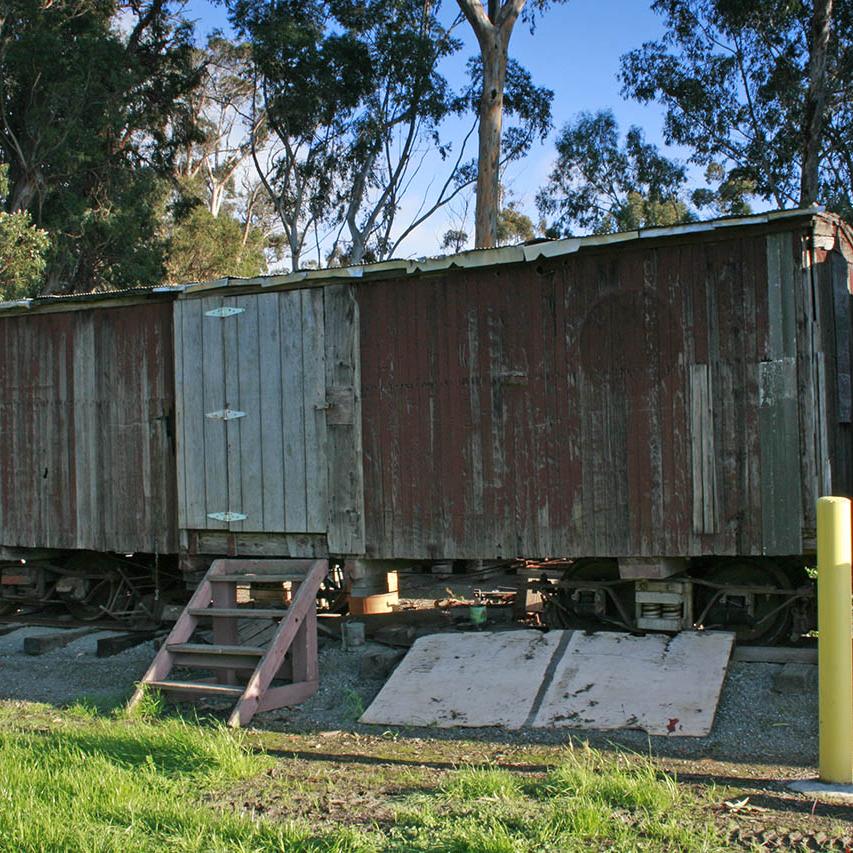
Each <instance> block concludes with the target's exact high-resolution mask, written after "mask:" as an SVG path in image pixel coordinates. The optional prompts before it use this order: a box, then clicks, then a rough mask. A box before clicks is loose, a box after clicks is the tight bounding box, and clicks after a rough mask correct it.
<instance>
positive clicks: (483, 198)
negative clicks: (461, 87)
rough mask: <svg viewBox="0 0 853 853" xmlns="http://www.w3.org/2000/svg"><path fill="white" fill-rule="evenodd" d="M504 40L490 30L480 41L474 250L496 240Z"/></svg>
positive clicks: (504, 58) (505, 40) (499, 32)
mask: <svg viewBox="0 0 853 853" xmlns="http://www.w3.org/2000/svg"><path fill="white" fill-rule="evenodd" d="M507 43H508V39H507V38H505V37H504V34H503V32H502V31H501V30H497V29H494V30H493V31H492V32H491V33H489V37H488V39H482V40H481V42H480V51H481V55H482V58H483V94H482V95H481V97H480V128H479V142H480V148H479V156H478V167H477V211H476V214H475V218H474V246H475V247H476V248H477V249H491V248H492V247H493V246H494V245H495V244H496V243H497V239H498V206H499V202H500V199H499V193H500V161H501V128H502V125H503V104H504V85H505V83H506V63H507Z"/></svg>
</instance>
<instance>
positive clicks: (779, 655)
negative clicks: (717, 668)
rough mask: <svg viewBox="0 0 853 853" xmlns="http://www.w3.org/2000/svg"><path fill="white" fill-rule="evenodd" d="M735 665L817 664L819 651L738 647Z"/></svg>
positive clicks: (734, 655)
mask: <svg viewBox="0 0 853 853" xmlns="http://www.w3.org/2000/svg"><path fill="white" fill-rule="evenodd" d="M732 660H733V661H734V662H735V663H817V649H800V648H795V647H793V646H736V647H735V650H734V652H733V653H732Z"/></svg>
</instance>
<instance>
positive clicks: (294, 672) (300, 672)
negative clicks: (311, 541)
mask: <svg viewBox="0 0 853 853" xmlns="http://www.w3.org/2000/svg"><path fill="white" fill-rule="evenodd" d="M328 571H329V562H328V560H227V559H223V560H215V561H214V562H213V564H212V565H211V567H210V569H209V570H208V572H207V574H206V575H205V576H204V580H202V582H201V583H200V584H199V585H198V587H197V588H196V590H195V592H194V593H193V595H192V597H191V598H190V600H189V603H188V604H187V606H186V608H185V609H184V611H183V613H181V615H180V617H179V618H178V621H177V622H175V626H174V628H172V631H171V633H170V634H169V636H168V637H167V638H166V641H165V643H163V645H162V646H161V648H160V651H158V652H157V655H156V656H155V658H154V660H153V662H152V663H151V666H150V667H149V668H148V671H147V672H146V673H145V675H144V676H143V677H142V680H141V681H140V682H139V684H138V685H137V688H136V692H135V693H134V694H133V696H132V697H131V700H130V703H129V705H128V707H129V708H133V707H134V706H135V705H137V704H138V703H139V701H140V700H141V699H142V696H143V695H144V692H145V690H146V689H156V690H159V691H161V692H163V693H164V694H166V696H167V697H169V698H178V699H180V698H191V697H194V696H214V697H223V698H231V699H234V700H235V702H236V704H235V706H234V710H233V711H232V712H231V716H230V717H229V718H228V725H230V726H234V727H239V726H244V725H246V724H247V723H248V722H249V721H250V720H251V719H252V717H253V716H254V715H255V714H256V713H257V712H258V711H272V710H274V709H276V708H282V707H284V706H286V705H295V704H297V703H299V702H303V701H304V700H305V699H307V698H308V697H309V696H311V695H312V694H313V693H314V692H315V691H316V690H317V683H318V668H317V609H316V598H317V591H318V590H319V588H320V584H321V583H322V582H323V579H324V578H325V577H326V575H327V574H328ZM286 581H290V582H291V583H292V584H293V588H294V590H295V594H294V595H293V598H292V601H291V604H290V606H289V607H288V608H287V610H270V609H257V608H252V607H238V606H237V587H238V586H239V585H248V584H253V583H284V582H286ZM206 619H210V620H212V624H213V641H214V644H213V645H209V644H206V643H194V642H191V640H192V638H193V634H194V632H195V631H196V629H197V628H198V627H199V623H200V622H201V621H202V620H206ZM243 619H259V620H271V621H272V622H274V623H277V627H276V629H275V633H274V634H273V636H272V638H271V639H270V640H269V642H268V643H267V644H266V645H263V646H261V645H255V646H247V645H242V644H241V643H240V639H239V633H238V620H243ZM288 652H290V655H289V657H288V658H287V659H285V656H286V655H287V653H288ZM176 666H179V667H192V668H196V669H204V670H214V671H215V672H216V673H217V676H216V678H215V680H198V681H175V680H170V679H169V673H170V672H171V671H172V669H173V668H174V667H176ZM247 675H248V678H247ZM275 678H279V679H281V678H289V679H290V681H291V683H290V684H285V685H283V686H272V684H273V679H275ZM241 682H245V683H241Z"/></svg>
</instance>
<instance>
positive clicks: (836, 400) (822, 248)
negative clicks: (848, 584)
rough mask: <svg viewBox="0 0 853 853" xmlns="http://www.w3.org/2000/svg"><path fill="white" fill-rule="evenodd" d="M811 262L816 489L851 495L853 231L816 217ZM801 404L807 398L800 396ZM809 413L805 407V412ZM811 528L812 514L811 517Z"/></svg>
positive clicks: (852, 458)
mask: <svg viewBox="0 0 853 853" xmlns="http://www.w3.org/2000/svg"><path fill="white" fill-rule="evenodd" d="M813 239H814V250H813V254H812V257H811V259H810V260H811V265H810V270H809V273H810V284H811V294H812V303H813V304H812V311H813V314H814V317H815V323H814V334H813V336H812V343H811V346H812V349H813V350H814V352H815V357H814V370H815V374H816V379H815V383H816V403H817V405H816V406H815V414H814V421H815V424H814V433H815V436H816V443H817V445H818V450H817V452H816V458H817V459H818V460H819V463H818V465H817V477H816V479H817V481H818V483H819V494H834V495H846V496H853V430H852V429H851V340H853V327H852V326H851V324H852V323H853V316H852V315H853V312H851V305H850V300H851V296H850V293H851V287H853V234H851V231H850V230H849V228H848V227H845V226H844V225H843V224H842V223H840V222H838V221H827V220H825V219H817V220H816V221H815V222H814V234H813ZM803 403H805V401H803ZM807 414H808V412H807V411H804V416H805V415H807ZM810 524H811V527H812V528H814V524H815V521H814V517H813V514H812V517H811V518H810Z"/></svg>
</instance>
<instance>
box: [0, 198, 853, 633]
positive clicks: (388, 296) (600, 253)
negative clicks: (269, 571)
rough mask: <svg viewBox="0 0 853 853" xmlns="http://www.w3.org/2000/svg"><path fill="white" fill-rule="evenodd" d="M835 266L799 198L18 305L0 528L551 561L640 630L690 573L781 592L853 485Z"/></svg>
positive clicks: (741, 591)
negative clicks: (505, 243) (408, 255)
mask: <svg viewBox="0 0 853 853" xmlns="http://www.w3.org/2000/svg"><path fill="white" fill-rule="evenodd" d="M851 263H853V241H851V231H850V229H849V228H848V227H847V226H846V225H845V224H844V223H843V222H841V221H840V220H838V219H837V218H836V217H833V216H830V215H826V214H822V213H819V212H817V211H814V210H804V211H785V212H779V213H770V214H761V215H757V216H751V217H745V218H741V219H727V220H718V221H715V222H710V223H697V224H690V225H685V226H677V227H673V228H666V229H647V230H643V231H639V232H630V233H626V234H618V235H611V236H606V237H586V238H574V239H567V240H558V241H541V242H534V243H531V244H528V245H524V246H516V247H506V248H501V249H495V250H485V251H476V252H466V253H462V254H461V255H456V256H451V257H446V258H435V259H427V260H415V261H391V262H387V263H382V264H376V265H372V266H368V267H364V268H354V269H343V270H321V271H311V272H299V273H295V274H289V275H283V276H268V277H264V278H259V279H251V280H245V279H244V280H235V279H230V280H227V279H226V280H221V281H216V282H208V283H204V284H198V285H189V286H186V287H183V288H178V289H175V290H173V291H169V292H164V293H161V294H157V295H154V294H146V295H145V296H144V297H143V296H136V297H132V296H121V295H119V296H117V297H114V300H108V301H105V302H100V303H92V304H91V308H88V307H87V306H88V303H84V302H76V303H75V310H74V311H70V310H66V309H64V308H63V307H62V305H61V304H56V305H53V304H50V305H41V304H36V303H33V304H31V305H30V306H29V308H27V309H24V308H14V307H13V308H10V309H9V311H7V312H5V313H3V314H0V317H2V318H3V319H0V341H2V342H3V346H2V348H0V366H2V370H3V378H2V382H3V390H4V391H5V394H4V400H3V404H4V406H9V405H12V407H13V411H12V413H11V414H5V412H6V409H5V408H4V417H3V422H2V429H3V430H4V432H5V433H6V435H8V436H9V438H8V439H4V441H3V450H2V453H3V456H2V459H0V464H2V466H3V470H2V477H3V483H4V496H3V504H2V516H1V517H0V544H2V545H5V546H15V547H21V546H27V547H31V548H36V547H50V548H87V549H92V550H104V551H115V552H120V553H121V552H125V551H127V552H132V551H146V552H153V551H155V550H157V551H159V552H160V553H166V552H169V553H175V552H180V553H181V555H182V557H183V559H184V562H185V564H186V565H190V564H192V561H193V560H196V561H198V562H200V563H201V564H202V565H204V563H205V561H206V560H208V559H209V558H210V557H212V556H215V555H221V554H231V555H246V556H252V555H277V556H300V557H301V556H314V555H317V556H323V555H326V554H331V555H333V556H341V557H357V558H361V559H362V560H363V561H365V565H369V564H370V561H376V565H377V566H385V565H387V563H384V562H381V561H399V560H410V561H411V560H425V561H429V560H433V561H434V560H475V559H495V558H512V557H539V558H544V557H563V558H570V559H574V560H577V561H578V563H577V570H576V571H575V572H574V577H573V579H572V578H569V579H568V580H567V582H566V584H565V585H564V588H563V591H564V593H565V601H564V602H563V605H562V606H565V607H569V608H575V609H584V608H586V609H587V610H589V609H590V608H591V609H592V610H593V611H594V612H596V613H597V614H598V615H608V614H610V615H612V613H610V611H611V610H612V608H613V607H614V606H615V607H616V608H617V610H619V613H620V614H621V615H620V618H621V617H623V616H625V615H626V613H627V614H628V615H630V616H631V620H633V622H634V624H639V625H640V626H641V627H642V626H645V627H655V626H656V625H657V626H658V627H665V625H670V626H672V625H673V624H674V623H675V621H679V622H680V624H682V625H683V624H688V622H689V621H690V620H691V619H694V617H696V616H697V614H696V613H694V612H693V605H692V604H689V602H687V599H688V598H689V597H690V595H692V586H691V584H693V583H694V581H695V583H697V584H700V585H701V584H704V585H705V586H704V587H703V589H704V590H705V593H706V595H705V597H706V598H708V597H709V596H710V597H711V598H713V597H714V596H716V599H715V602H712V605H713V606H714V607H716V608H717V610H718V611H719V609H720V608H721V607H724V608H729V609H731V608H735V609H737V608H738V607H740V608H741V609H744V608H745V609H746V610H750V609H753V610H754V609H755V607H756V595H758V593H756V592H754V589H755V588H756V584H761V583H763V584H764V585H765V586H766V585H767V584H770V585H772V586H774V587H778V588H779V589H782V588H783V587H784V588H785V589H789V590H794V591H791V592H790V593H786V594H785V595H786V596H787V599H786V600H788V599H790V603H793V602H795V601H796V600H798V599H797V597H796V594H795V593H796V583H795V582H794V581H792V580H791V579H790V575H789V573H788V567H787V565H786V564H785V559H783V558H799V559H798V562H799V565H800V566H801V565H802V559H801V557H802V555H804V554H806V553H808V552H809V551H810V550H811V549H812V548H813V546H814V526H815V518H814V505H815V499H816V497H817V496H818V495H820V494H823V493H830V492H832V493H836V494H848V493H850V491H851V488H853V471H851V467H853V463H852V462H851V459H853V454H851V436H850V418H851V387H850V386H851V380H850V376H851V365H850V361H851V356H850V306H849V302H850V288H851ZM122 300H124V302H122ZM128 300H130V301H128ZM125 303H126V304H125ZM108 306H112V307H108ZM125 317H126V319H122V318H125ZM57 318H59V319H57ZM72 318H73V319H72ZM122 324H124V325H122ZM99 330H100V331H99ZM99 335H100V336H101V337H99ZM172 335H173V337H172ZM104 336H106V337H104ZM24 339H25V340H24ZM42 339H44V340H46V341H47V340H50V341H51V342H50V344H49V345H48V344H47V343H46V344H45V345H44V346H42V344H41V343H40V341H41V340H42ZM60 340H61V341H64V343H62V344H61V345H60V344H59V343H58V342H59V341H60ZM27 347H28V348H29V350H27V349H26V348H27ZM86 347H88V348H89V349H88V350H87V349H86ZM98 347H100V349H98ZM92 348H94V349H92ZM111 348H112V349H111ZM60 350H61V352H60ZM90 351H91V356H89V355H87V353H89V352H90ZM26 352H31V353H38V354H39V358H38V359H36V360H35V361H34V355H26V354H24V353H26ZM78 352H79V355H78V354H77V353H78ZM104 354H106V356H107V357H106V358H105V357H104ZM34 365H35V366H34ZM84 369H86V370H89V371H90V373H91V377H92V381H95V380H97V379H98V378H99V377H101V378H102V379H103V382H102V389H109V390H108V391H107V392H106V397H104V396H103V395H104V391H103V390H101V391H99V390H98V389H97V388H95V390H93V391H87V392H86V394H87V395H88V396H86V398H85V399H86V400H87V403H86V405H80V404H78V403H77V402H74V405H73V406H70V404H69V401H71V400H73V399H74V398H73V394H72V392H71V391H69V388H72V387H73V388H76V387H77V382H78V374H79V377H80V381H82V380H83V378H84ZM9 377H12V378H9ZM122 377H123V378H122ZM72 380H74V381H73V382H72ZM96 384H97V383H96ZM175 388H176V389H177V393H176V395H175V396H174V428H175V432H174V435H175V443H174V446H173V445H172V444H170V442H169V440H168V435H169V424H170V423H171V420H170V416H171V411H172V410H171V401H172V399H173V394H174V389H175ZM74 393H77V392H76V391H75V392H74ZM99 394H100V395H101V396H100V397H99V396H98V395H99ZM69 395H71V396H69ZM116 395H119V396H116ZM121 395H124V396H121ZM42 397H44V398H45V404H44V405H43V403H42ZM89 401H91V404H90V402H89ZM87 406H89V407H88V408H87ZM99 406H100V409H99V408H98V407H99ZM15 407H17V408H15ZM78 410H79V414H78ZM101 410H103V411H104V412H106V413H107V415H106V418H105V419H104V417H100V419H99V416H98V414H97V412H99V411H101ZM33 413H38V414H37V417H38V418H41V419H42V420H41V421H40V422H39V423H40V424H41V427H40V428H38V429H34V427H33V423H34V421H33V418H34V417H35V415H34V414H33ZM87 418H88V419H89V420H87ZM98 430H100V432H98ZM122 449H123V450H122ZM45 452H50V453H54V454H55V455H56V457H57V458H56V461H55V462H54V461H52V462H51V464H49V465H47V466H43V467H47V469H48V472H49V473H48V477H47V478H44V477H42V480H45V479H46V482H42V481H39V477H40V476H41V473H40V472H42V466H41V462H40V460H41V459H42V457H43V455H44V453H45ZM54 478H55V479H54ZM63 478H64V479H63ZM13 484H14V487H13ZM87 513H90V515H87ZM777 558H778V559H777ZM709 567H710V568H709ZM715 571H716V572H717V574H716V575H715V574H714V572H715ZM709 572H710V574H709ZM682 577H689V578H691V580H688V581H685V582H683V583H682V581H680V580H679V578H682ZM703 578H704V579H703ZM637 581H638V582H639V583H638V584H636V583H635V582H637ZM628 582H630V583H631V584H632V585H633V586H632V589H633V587H636V589H634V590H633V592H632V589H627V586H626V585H627V583H628ZM655 584H657V586H655ZM723 587H728V588H731V587H737V590H735V591H732V590H731V589H729V592H727V593H719V592H718V590H719V589H721V588H723ZM750 589H752V590H753V591H752V592H750V591H749V590H750ZM634 593H636V595H635V596H634V599H632V600H630V601H628V598H630V596H631V595H633V594H634ZM700 597H701V596H700ZM626 601H627V602H628V603H627V604H626V603H625V602H626ZM638 602H639V604H638ZM678 602H681V610H680V615H679V617H678V619H677V620H676V619H675V617H674V616H673V613H674V610H673V607H674V605H675V604H676V603H678ZM700 604H701V603H700ZM635 605H636V609H635ZM643 605H647V606H646V607H645V610H643ZM662 607H663V608H665V610H664V612H663V613H662V611H661V608H662ZM701 607H702V608H704V607H705V604H701ZM765 610H766V608H765ZM708 612H709V611H707V610H702V611H701V612H700V613H699V615H705V616H707V615H708ZM643 614H645V615H643ZM641 618H642V620H645V621H643V622H642V623H641V622H640V621H638V620H640V619H641ZM667 619H669V622H667ZM622 621H626V620H625V619H624V618H623V619H622ZM694 621H695V620H694ZM706 621H707V620H706Z"/></svg>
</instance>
